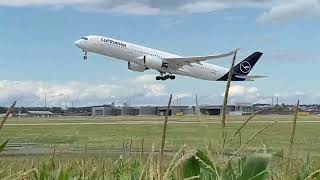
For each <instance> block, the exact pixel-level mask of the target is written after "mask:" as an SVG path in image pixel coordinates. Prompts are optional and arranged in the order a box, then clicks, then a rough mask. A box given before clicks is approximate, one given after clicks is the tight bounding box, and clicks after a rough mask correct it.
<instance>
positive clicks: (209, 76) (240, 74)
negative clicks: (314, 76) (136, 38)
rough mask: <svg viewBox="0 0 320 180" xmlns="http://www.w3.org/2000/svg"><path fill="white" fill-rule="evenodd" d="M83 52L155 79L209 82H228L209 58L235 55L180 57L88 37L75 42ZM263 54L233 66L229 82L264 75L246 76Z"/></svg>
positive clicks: (225, 75)
mask: <svg viewBox="0 0 320 180" xmlns="http://www.w3.org/2000/svg"><path fill="white" fill-rule="evenodd" d="M74 44H75V45H76V46H77V47H78V48H80V49H82V51H83V53H84V56H83V59H85V60H86V59H87V53H88V52H92V53H96V54H100V55H104V56H109V57H112V58H116V59H121V60H125V61H127V62H128V69H129V70H132V71H137V72H144V71H146V70H149V69H154V70H156V71H158V72H159V73H160V76H156V80H163V81H164V80H167V79H171V80H173V79H175V78H176V77H175V75H182V76H189V77H193V78H197V79H203V80H209V81H227V80H228V74H229V69H227V68H224V67H221V66H217V65H213V64H209V63H205V62H204V61H207V60H210V59H218V58H222V57H227V56H231V55H234V54H235V52H236V51H237V50H235V51H232V52H229V53H226V54H220V55H209V56H193V57H183V56H179V55H176V54H171V53H168V52H163V51H159V50H156V49H151V48H147V47H143V46H140V45H136V44H132V43H128V42H125V41H120V40H117V39H113V38H109V37H103V36H96V35H89V36H84V37H82V38H81V39H79V40H77V41H76V42H75V43H74ZM262 54H263V53H261V52H254V53H253V54H251V55H250V56H248V57H247V58H246V59H244V60H243V61H241V62H240V63H238V64H237V65H235V66H234V69H233V70H234V71H233V72H234V73H233V76H232V79H231V80H232V81H253V80H254V79H256V78H262V77H266V76H248V74H249V72H250V71H251V69H252V68H253V66H254V65H255V64H256V62H257V61H258V60H259V59H260V57H261V56H262Z"/></svg>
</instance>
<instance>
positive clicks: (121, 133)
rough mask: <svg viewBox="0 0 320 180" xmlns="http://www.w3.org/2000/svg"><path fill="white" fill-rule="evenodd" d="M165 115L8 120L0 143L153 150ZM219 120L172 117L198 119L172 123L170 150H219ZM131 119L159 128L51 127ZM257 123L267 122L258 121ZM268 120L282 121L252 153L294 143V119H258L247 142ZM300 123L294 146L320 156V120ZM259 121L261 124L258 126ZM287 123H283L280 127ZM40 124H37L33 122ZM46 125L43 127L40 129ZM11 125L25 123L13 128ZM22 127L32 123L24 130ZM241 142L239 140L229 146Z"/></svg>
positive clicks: (254, 144) (264, 134)
mask: <svg viewBox="0 0 320 180" xmlns="http://www.w3.org/2000/svg"><path fill="white" fill-rule="evenodd" d="M246 118H247V117H243V116H239V117H238V116H233V117H231V116H230V117H228V119H229V122H235V121H237V122H238V123H237V124H233V123H231V124H228V125H227V129H228V135H229V136H230V135H232V134H233V133H234V132H235V131H236V129H237V128H239V127H240V126H241V124H240V123H239V121H244V120H245V119H246ZM162 120H163V117H156V116H150V117H121V116H120V117H56V118H22V119H16V118H12V119H9V120H8V121H7V124H8V126H5V127H4V129H3V131H2V132H1V137H0V139H1V140H2V141H3V140H5V139H7V138H9V139H10V142H19V143H24V142H28V143H36V144H41V145H43V146H46V147H50V148H55V149H57V150H59V149H60V150H64V149H70V148H83V147H84V146H85V145H86V146H87V148H88V149H90V148H91V149H105V150H115V149H122V148H123V145H127V146H129V143H130V142H131V140H132V150H139V149H141V141H142V139H144V147H145V148H146V149H148V148H149V149H150V148H151V146H152V143H155V144H158V143H160V141H161V139H160V138H161V133H162ZM219 120H220V117H200V118H199V121H197V119H196V118H195V117H188V116H186V117H172V118H170V121H181V122H182V121H189V122H191V121H193V123H192V124H191V123H190V124H169V126H168V131H167V142H166V147H167V149H173V150H177V149H179V148H180V146H181V145H183V144H188V145H190V146H191V147H192V148H195V149H197V148H200V149H201V148H204V146H205V145H206V144H210V143H211V144H212V146H215V145H217V144H218V141H220V137H221V125H220V124H218V123H217V124H208V123H207V122H215V121H216V122H219ZM126 121H157V122H159V123H158V124H144V123H140V124H130V125H127V124H89V125H82V124H78V125H77V124H73V125H63V124H60V125H59V124H58V125H54V126H51V125H49V124H50V123H52V124H54V123H69V122H73V123H78V122H79V123H81V122H86V123H88V122H90V123H101V122H119V123H123V122H126ZM257 121H263V122H262V123H261V122H260V123H258V122H257ZM265 121H270V122H273V121H278V123H275V124H274V125H272V126H271V127H269V128H268V129H266V130H265V131H264V132H262V133H261V134H259V135H258V136H257V137H256V138H255V140H254V141H252V143H250V145H249V149H252V150H258V149H262V148H263V147H264V146H266V147H267V148H268V150H270V151H279V150H281V149H282V148H286V146H287V145H288V142H289V134H290V129H291V121H292V116H257V117H255V118H254V120H253V121H252V123H251V124H248V125H247V126H246V127H245V128H244V129H243V130H242V141H243V142H245V141H246V140H247V139H248V138H249V137H250V136H252V135H253V134H254V133H255V132H256V131H258V130H259V129H261V128H262V127H263V126H265V125H266V124H267V122H265ZM299 121H314V122H301V123H298V125H297V131H296V135H295V144H294V148H295V150H296V151H297V152H299V153H300V154H307V153H311V155H312V156H320V151H319V149H320V136H319V135H320V131H319V129H320V123H317V122H320V118H319V117H318V116H305V117H299ZM255 122H256V123H255ZM281 122H282V123H281ZM33 123H36V124H37V125H36V126H32V125H31V124H33ZM42 123H45V124H44V125H41V124H42ZM12 124H22V125H21V126H12ZM23 124H28V125H26V126H24V125H23ZM236 143H239V140H238V139H236V140H234V141H233V143H230V145H232V146H233V145H234V144H236Z"/></svg>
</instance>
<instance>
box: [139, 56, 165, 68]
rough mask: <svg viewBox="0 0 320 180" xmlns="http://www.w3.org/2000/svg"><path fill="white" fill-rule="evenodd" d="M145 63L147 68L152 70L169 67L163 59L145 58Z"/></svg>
mask: <svg viewBox="0 0 320 180" xmlns="http://www.w3.org/2000/svg"><path fill="white" fill-rule="evenodd" d="M143 63H144V65H145V66H146V67H148V68H151V69H161V68H163V67H167V63H164V62H163V61H162V59H160V58H158V57H153V56H144V58H143Z"/></svg>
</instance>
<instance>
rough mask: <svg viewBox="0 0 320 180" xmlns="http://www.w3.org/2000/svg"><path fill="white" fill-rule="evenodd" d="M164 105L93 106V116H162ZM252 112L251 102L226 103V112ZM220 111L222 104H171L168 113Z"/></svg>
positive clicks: (217, 112)
mask: <svg viewBox="0 0 320 180" xmlns="http://www.w3.org/2000/svg"><path fill="white" fill-rule="evenodd" d="M166 110H167V107H166V106H140V107H129V106H127V105H126V106H123V107H115V106H111V105H110V106H103V107H93V108H92V115H93V116H120V115H124V116H144V115H158V116H164V115H165V114H166ZM234 112H236V113H234ZM252 112H253V109H252V104H247V103H246V104H245V103H238V104H236V105H228V106H227V113H228V114H233V115H247V114H251V113H252ZM221 113H222V106H221V105H220V106H200V107H198V108H197V107H195V106H171V107H170V109H169V115H170V116H171V115H192V114H202V115H210V116H214V115H220V114H221Z"/></svg>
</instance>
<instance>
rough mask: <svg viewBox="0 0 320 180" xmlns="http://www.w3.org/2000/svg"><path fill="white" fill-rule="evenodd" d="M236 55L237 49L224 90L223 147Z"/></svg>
mask: <svg viewBox="0 0 320 180" xmlns="http://www.w3.org/2000/svg"><path fill="white" fill-rule="evenodd" d="M236 57H237V51H235V52H234V56H233V59H232V63H231V67H230V71H229V75H228V81H227V85H226V90H225V92H224V100H223V108H222V141H223V144H222V147H223V148H224V144H225V140H226V131H225V126H226V113H227V104H228V96H229V89H230V86H231V80H232V76H233V66H234V62H235V60H236Z"/></svg>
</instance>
